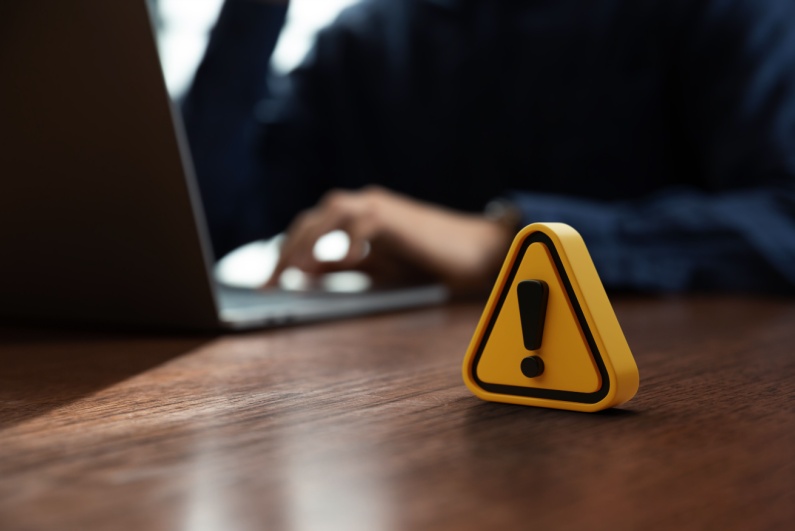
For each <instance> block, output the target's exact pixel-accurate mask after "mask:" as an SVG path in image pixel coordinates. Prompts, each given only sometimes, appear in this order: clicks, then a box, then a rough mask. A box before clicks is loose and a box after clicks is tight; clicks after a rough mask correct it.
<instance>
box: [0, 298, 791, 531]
mask: <svg viewBox="0 0 795 531" xmlns="http://www.w3.org/2000/svg"><path fill="white" fill-rule="evenodd" d="M480 309H481V308H480V306H479V305H471V304H470V305H455V306H449V307H441V308H433V309H426V310H421V311H416V312H408V313H401V314H393V315H386V316H377V317H370V318H366V319H360V320H354V321H343V322H337V323H325V324H318V325H314V326H309V327H302V328H293V329H285V330H274V331H266V332H259V333H252V334H247V335H238V336H227V337H221V338H218V339H212V338H201V337H184V336H183V337H178V336H159V337H158V336H131V335H127V336H125V335H113V334H107V333H103V334H89V333H85V332H82V333H81V332H63V331H62V332H57V331H48V332H42V331H24V330H8V329H7V330H4V331H0V349H2V354H0V363H2V369H0V528H2V529H4V530H15V529H20V530H28V529H58V530H62V529H136V530H159V529H169V530H171V529H184V530H206V529H220V530H248V529H252V530H253V529H276V530H278V529H287V530H299V531H304V530H325V529H334V530H337V529H339V530H345V531H351V530H367V531H379V530H390V531H392V530H403V529H410V530H424V529H433V530H437V529H438V530H470V529H471V530H486V529H488V530H491V529H494V530H497V529H523V530H524V529H586V528H587V529H644V530H646V529H721V530H725V529H743V530H750V529H753V530H759V529H785V528H789V527H788V526H789V525H791V524H792V522H793V521H795V468H793V461H794V459H793V456H794V455H795V415H794V414H793V404H795V303H792V302H783V301H766V300H739V299H663V300H636V299H626V300H619V301H618V302H617V303H616V310H617V313H618V316H619V319H620V320H621V322H622V324H623V327H624V330H625V332H626V335H627V338H628V340H629V343H630V346H631V347H632V348H633V350H634V352H635V356H636V358H637V361H638V365H639V367H640V371H641V387H640V391H639V393H638V395H637V396H636V397H635V399H634V400H633V401H631V402H629V403H628V404H627V405H626V406H625V407H623V408H622V409H619V410H612V411H608V412H605V413H601V414H583V413H569V412H562V411H552V410H543V409H533V408H523V407H519V406H509V405H500V404H490V403H484V402H481V401H480V400H478V399H477V398H475V397H474V396H472V395H470V394H469V392H468V391H467V390H466V388H465V387H464V385H463V383H462V381H461V376H460V364H461V360H462V357H463V355H464V350H465V348H466V346H467V343H468V341H469V339H470V336H471V334H472V332H473V330H474V326H475V323H476V321H477V319H478V316H479V313H480Z"/></svg>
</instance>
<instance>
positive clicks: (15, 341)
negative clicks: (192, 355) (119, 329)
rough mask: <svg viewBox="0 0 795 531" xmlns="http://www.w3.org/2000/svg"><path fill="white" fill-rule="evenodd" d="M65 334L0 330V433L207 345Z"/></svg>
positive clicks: (61, 331)
mask: <svg viewBox="0 0 795 531" xmlns="http://www.w3.org/2000/svg"><path fill="white" fill-rule="evenodd" d="M207 340H208V338H207V337H206V336H205V337H185V336H182V337H180V336H176V337H173V336H171V337H168V336H155V335H148V336H145V335H141V334H135V335H132V334H129V333H113V332H101V333H97V332H89V331H78V330H67V329H35V328H14V329H0V367H1V368H0V431H1V430H4V429H6V428H8V427H10V426H14V425H16V424H19V423H21V422H24V421H26V420H28V419H31V418H35V417H38V416H40V415H43V414H45V413H47V412H49V411H52V410H55V409H58V408H63V407H68V405H69V404H71V403H73V402H75V401H76V400H79V399H80V398H83V397H86V396H89V395H91V394H94V393H96V392H98V391H101V390H102V389H104V388H107V387H109V386H111V385H113V384H115V383H118V382H120V381H123V380H126V379H128V378H131V377H133V376H135V375H137V374H140V373H143V372H146V371H148V370H150V369H152V368H154V367H156V366H158V365H161V364H163V363H165V362H167V361H169V360H171V359H173V358H176V357H178V356H180V355H182V354H184V353H186V352H189V351H190V350H193V349H194V348H196V347H198V346H199V345H201V344H203V343H205V342H207Z"/></svg>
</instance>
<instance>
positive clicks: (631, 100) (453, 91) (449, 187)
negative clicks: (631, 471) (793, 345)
mask: <svg viewBox="0 0 795 531" xmlns="http://www.w3.org/2000/svg"><path fill="white" fill-rule="evenodd" d="M283 17H284V9H283V8H279V7H274V6H268V5H264V4H261V3H257V2H249V1H246V0H228V1H227V3H226V4H225V6H224V8H223V10H222V12H221V16H220V19H219V22H218V24H217V25H216V28H215V29H214V32H213V35H212V38H211V42H210V46H209V48H208V51H207V54H206V56H205V58H204V61H203V63H202V65H201V66H200V68H199V71H198V72H197V77H196V80H195V83H194V85H193V88H192V90H191V92H190V93H189V95H188V98H187V99H186V101H185V105H184V107H185V113H186V123H187V126H188V132H189V137H190V140H191V144H192V147H193V150H194V156H195V158H196V166H197V173H198V177H199V181H200V186H201V188H202V194H203V197H204V199H205V207H206V210H207V215H208V219H209V222H210V226H211V232H212V235H213V240H214V244H215V245H216V247H217V249H218V250H219V251H220V252H224V251H226V250H229V249H230V248H232V247H233V246H234V245H238V244H241V243H244V242H245V241H247V240H251V239H255V238H258V237H263V236H266V235H269V234H272V233H275V232H277V231H279V230H283V229H284V228H285V226H286V225H287V223H288V222H289V221H290V219H291V218H292V217H293V216H294V215H295V214H296V213H297V212H299V211H300V210H302V209H304V208H308V207H310V206H312V205H313V204H314V203H315V202H316V201H317V200H318V199H319V198H320V197H321V195H322V194H323V193H324V192H325V191H327V190H329V189H331V188H335V187H343V188H357V187H360V186H363V185H365V184H368V183H378V184H381V185H384V186H387V187H389V188H392V189H395V190H398V191H401V192H404V193H407V194H409V195H412V196H414V197H417V198H420V199H423V200H426V201H432V202H435V203H439V204H442V205H446V206H449V207H452V208H457V209H461V210H467V211H479V210H482V209H483V207H484V205H485V204H486V203H487V202H488V201H489V200H491V199H493V198H495V197H508V198H511V199H513V200H514V201H515V202H516V203H517V205H519V206H520V208H521V209H522V212H523V215H524V221H525V222H526V223H531V222H534V221H562V222H565V223H569V224H570V225H572V226H574V227H575V228H576V229H577V230H578V231H579V232H580V233H581V234H582V235H583V237H584V239H585V241H586V243H587V245H588V247H589V249H590V251H591V254H592V256H593V258H594V261H595V263H596V265H597V269H598V270H599V273H600V275H601V276H602V279H603V281H604V283H605V285H606V286H608V287H609V288H614V289H615V288H618V289H632V290H645V291H684V290H723V291H738V290H739V291H757V292H777V293H788V294H790V293H795V1H793V0H548V1H547V0H525V1H521V0H380V1H378V0H376V1H366V2H364V3H362V4H360V5H357V6H354V7H352V8H350V9H348V10H346V11H345V12H344V13H343V14H342V15H341V16H340V17H339V18H338V19H337V20H336V21H335V22H334V24H332V25H331V26H330V27H328V28H326V29H324V30H323V31H322V32H321V33H320V34H319V36H318V39H317V42H316V43H315V46H314V49H313V51H312V52H311V53H310V55H309V57H308V58H307V59H306V60H305V61H304V63H303V64H302V65H301V66H300V67H298V68H297V69H296V70H295V71H294V72H292V73H291V75H290V76H288V78H287V79H286V80H281V82H280V85H281V90H278V91H274V90H272V89H271V87H270V86H269V84H268V80H267V75H266V73H267V64H268V60H269V57H270V54H271V52H272V49H273V45H274V43H275V40H276V37H277V34H278V31H279V28H280V27H281V24H282V22H283Z"/></svg>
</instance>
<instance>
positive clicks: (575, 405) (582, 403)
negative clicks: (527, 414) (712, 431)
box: [463, 223, 638, 411]
mask: <svg viewBox="0 0 795 531" xmlns="http://www.w3.org/2000/svg"><path fill="white" fill-rule="evenodd" d="M463 375H464V382H465V383H466V385H467V387H469V389H470V390H471V391H472V392H473V393H475V395H477V396H478V397H480V398H482V399H484V400H491V401H497V402H509V403H512V404H522V405H529V406H541V407H551V408H559V409H571V410H576V411H599V410H602V409H606V408H609V407H613V406H616V405H618V404H621V403H623V402H626V401H627V400H629V399H630V398H632V397H633V396H634V395H635V393H636V392H637V390H638V369H637V366H636V365H635V360H634V358H633V357H632V352H631V351H630V349H629V345H627V341H626V339H625V338H624V334H623V332H622V331H621V327H620V325H619V324H618V320H617V319H616V316H615V313H614V312H613V307H612V306H611V305H610V301H609V299H608V298H607V294H606V293H605V290H604V287H603V286H602V282H601V280H600V279H599V275H598V274H597V272H596V268H595V267H594V264H593V261H592V260H591V257H590V255H589V254H588V249H587V248H586V247H585V243H584V242H583V240H582V237H581V236H580V235H579V233H578V232H577V231H575V230H574V229H573V228H571V227H570V226H568V225H564V224H562V223H535V224H533V225H530V226H528V227H525V228H524V229H523V230H522V231H521V232H520V233H519V234H518V235H517V236H516V238H515V239H514V242H513V245H512V246H511V249H510V251H509V253H508V257H507V258H506V260H505V263H504V264H503V267H502V271H501V272H500V276H499V278H498V279H497V282H496V284H495V286H494V290H493V291H492V293H491V297H490V298H489V301H488V303H487V305H486V308H485V310H484V312H483V315H482V317H481V318H480V323H479V324H478V327H477V329H476V330H475V335H474V337H473V338H472V341H471V343H470V345H469V350H468V351H467V354H466V357H465V358H464V366H463Z"/></svg>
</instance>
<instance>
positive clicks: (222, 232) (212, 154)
mask: <svg viewBox="0 0 795 531" xmlns="http://www.w3.org/2000/svg"><path fill="white" fill-rule="evenodd" d="M286 12H287V7H286V6H281V5H271V4H267V3H264V2H259V1H256V0H227V1H226V2H225V3H224V5H223V6H222V8H221V11H220V14H219V16H218V20H217V22H216V24H215V26H214V28H213V30H212V33H211V34H210V39H209V43H208V46H207V49H206V51H205V54H204V57H203V59H202V61H201V64H200V65H199V68H198V69H197V71H196V75H195V77H194V80H193V83H192V85H191V87H190V89H189V91H188V93H187V94H186V96H185V98H184V99H183V101H182V105H181V107H182V114H183V120H184V123H185V129H186V133H187V136H188V140H189V143H190V147H191V153H192V156H193V162H194V168H195V173H196V178H197V181H198V184H199V188H200V190H201V195H202V202H203V205H204V213H205V218H206V220H207V224H208V228H209V231H210V236H211V239H212V242H213V248H214V250H215V252H216V255H217V256H221V255H223V254H225V253H226V252H227V251H230V250H232V249H234V248H235V247H237V246H239V245H242V244H244V243H247V242H249V241H252V240H255V239H257V238H262V237H264V236H267V235H269V234H268V233H269V232H273V231H272V230H271V227H270V226H269V224H268V221H267V217H266V212H267V210H268V205H267V204H266V203H267V200H268V197H267V195H266V193H265V182H264V172H263V167H262V162H261V160H260V156H259V152H258V149H259V144H258V139H259V135H260V129H259V127H260V126H259V123H258V122H257V119H256V113H255V110H256V108H257V106H258V104H259V102H260V101H261V100H263V99H264V98H267V97H268V96H269V95H270V92H271V89H270V85H269V79H268V77H269V76H268V74H269V64H270V58H271V55H272V54H273V50H274V48H275V46H276V42H277V40H278V37H279V34H280V32H281V28H282V25H283V24H284V20H285V16H286Z"/></svg>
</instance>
